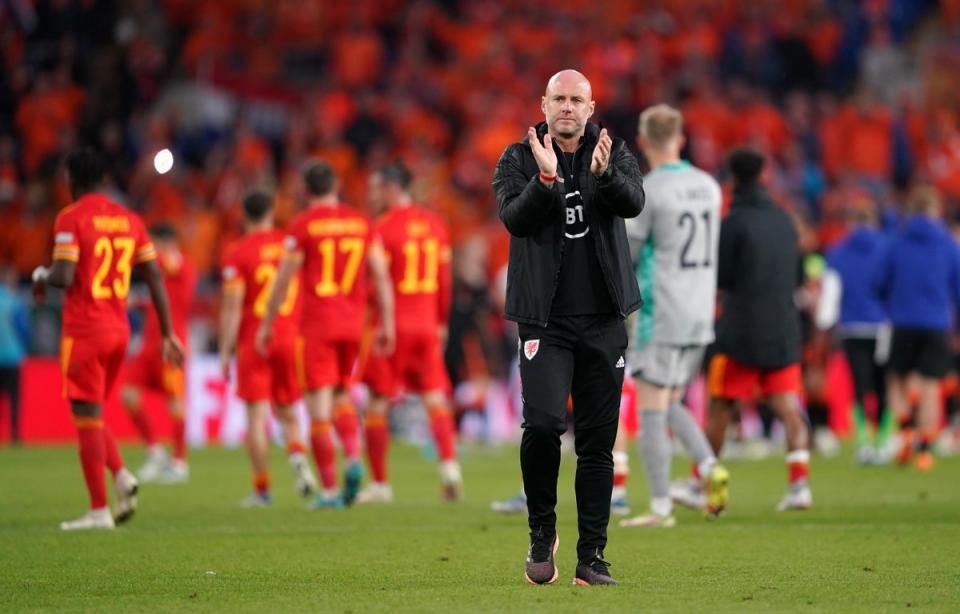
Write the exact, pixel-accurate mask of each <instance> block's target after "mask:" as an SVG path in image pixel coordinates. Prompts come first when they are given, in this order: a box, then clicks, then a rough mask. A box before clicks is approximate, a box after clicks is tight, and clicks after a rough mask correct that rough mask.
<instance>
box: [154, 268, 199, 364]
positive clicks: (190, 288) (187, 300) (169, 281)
mask: <svg viewBox="0 0 960 614" xmlns="http://www.w3.org/2000/svg"><path fill="white" fill-rule="evenodd" d="M157 256H158V264H159V265H160V271H161V272H162V273H163V285H164V286H165V287H166V289H167V297H168V298H169V299H170V317H171V318H172V319H173V332H174V333H176V335H177V337H178V338H179V339H180V341H182V342H183V343H184V344H186V343H187V337H188V334H187V320H188V319H189V316H190V305H191V304H192V303H193V292H194V289H195V288H196V286H197V271H196V269H194V267H193V264H191V263H190V261H189V260H187V259H186V258H184V256H183V254H177V255H175V256H164V255H163V254H160V253H159V252H158V254H157ZM162 340H163V335H162V334H161V333H160V318H159V317H157V310H156V309H154V308H153V307H152V306H149V307H148V308H147V317H146V320H145V322H144V324H143V345H144V347H145V348H159V347H160V344H161V341H162Z"/></svg>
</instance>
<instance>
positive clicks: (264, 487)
mask: <svg viewBox="0 0 960 614" xmlns="http://www.w3.org/2000/svg"><path fill="white" fill-rule="evenodd" d="M243 214H244V222H245V226H246V228H245V234H244V236H243V238H242V239H240V240H239V241H237V242H236V243H235V244H233V245H232V246H230V248H228V250H227V252H226V255H225V257H224V261H223V302H222V304H221V311H220V365H221V368H222V370H223V376H224V379H227V380H229V379H230V356H231V354H232V353H233V350H234V348H236V352H237V396H238V397H240V398H241V399H243V400H244V401H245V402H246V404H247V441H246V443H247V452H248V453H249V455H250V464H251V466H252V469H253V493H251V494H250V496H249V497H247V498H246V499H244V501H243V506H244V507H263V506H266V505H269V504H270V503H271V502H272V499H271V496H270V471H269V457H268V454H269V448H270V442H269V441H268V439H267V418H268V417H269V414H270V405H271V403H272V404H273V408H274V412H275V415H276V417H277V420H279V422H280V424H281V426H282V428H283V435H284V438H285V440H286V443H287V460H288V461H289V463H290V468H291V469H293V473H294V476H295V478H296V487H297V492H299V493H300V495H301V496H304V497H307V496H309V495H311V494H312V493H313V492H314V491H315V490H316V488H317V483H316V480H315V479H314V477H313V473H312V472H311V471H310V463H309V462H308V461H307V457H306V451H307V448H306V446H305V445H304V443H303V437H302V434H301V433H300V424H299V423H298V422H297V416H296V414H295V413H294V408H293V404H294V403H295V402H296V401H297V399H299V398H300V385H299V383H298V382H297V367H296V364H297V352H296V340H297V326H298V325H299V322H300V320H299V318H300V308H299V307H300V292H301V289H300V276H299V275H294V277H293V279H292V280H291V282H290V283H289V284H288V286H287V291H286V294H285V296H284V300H283V302H282V303H281V304H280V307H279V309H278V310H277V315H276V318H275V319H274V322H273V338H272V339H271V342H270V343H269V344H268V346H267V347H266V348H265V352H264V353H260V352H258V351H257V348H256V347H255V345H254V340H255V337H256V334H257V329H258V328H259V327H260V323H261V322H262V320H263V317H264V315H266V312H267V299H268V297H269V296H270V292H271V291H272V290H273V284H274V279H276V277H277V270H278V269H279V267H280V261H281V260H282V258H283V254H284V252H285V251H286V250H285V248H284V244H283V243H284V234H283V233H282V232H280V231H279V230H275V229H274V227H273V198H272V197H271V196H270V195H269V194H266V193H265V192H259V191H255V192H251V193H250V194H247V195H246V196H245V197H244V199H243Z"/></svg>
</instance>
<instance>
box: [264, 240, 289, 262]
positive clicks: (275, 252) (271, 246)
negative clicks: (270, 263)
mask: <svg viewBox="0 0 960 614" xmlns="http://www.w3.org/2000/svg"><path fill="white" fill-rule="evenodd" d="M283 249H284V248H283V243H267V244H266V245H264V246H262V247H260V259H261V260H279V259H280V257H281V256H283Z"/></svg>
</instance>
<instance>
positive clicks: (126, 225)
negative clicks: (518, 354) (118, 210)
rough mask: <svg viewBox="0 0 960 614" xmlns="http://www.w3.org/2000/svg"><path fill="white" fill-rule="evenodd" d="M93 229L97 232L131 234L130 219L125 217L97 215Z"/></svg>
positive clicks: (94, 218)
mask: <svg viewBox="0 0 960 614" xmlns="http://www.w3.org/2000/svg"><path fill="white" fill-rule="evenodd" d="M93 228H94V230H96V231H97V232H130V218H128V217H127V216H125V215H95V216H94V217H93Z"/></svg>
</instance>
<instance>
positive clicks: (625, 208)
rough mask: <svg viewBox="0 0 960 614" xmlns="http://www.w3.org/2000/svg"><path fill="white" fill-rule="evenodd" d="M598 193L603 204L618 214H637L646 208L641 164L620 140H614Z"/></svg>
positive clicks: (598, 180)
mask: <svg viewBox="0 0 960 614" xmlns="http://www.w3.org/2000/svg"><path fill="white" fill-rule="evenodd" d="M617 145H619V147H618V146H617ZM597 195H598V197H599V198H598V199H597V201H598V202H599V203H600V204H601V206H603V207H605V208H606V209H607V210H608V211H610V212H611V213H613V214H614V215H617V216H619V217H623V218H631V217H637V216H638V215H640V212H641V211H643V204H644V202H645V201H646V195H645V194H644V191H643V175H641V174H640V165H638V164H637V159H636V158H634V157H633V154H632V153H630V150H629V149H627V146H626V144H625V143H624V142H623V141H622V140H620V139H617V141H615V142H614V147H613V153H612V159H611V160H610V165H609V167H608V168H607V172H606V173H604V174H603V175H601V176H600V177H599V178H598V179H597Z"/></svg>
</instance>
